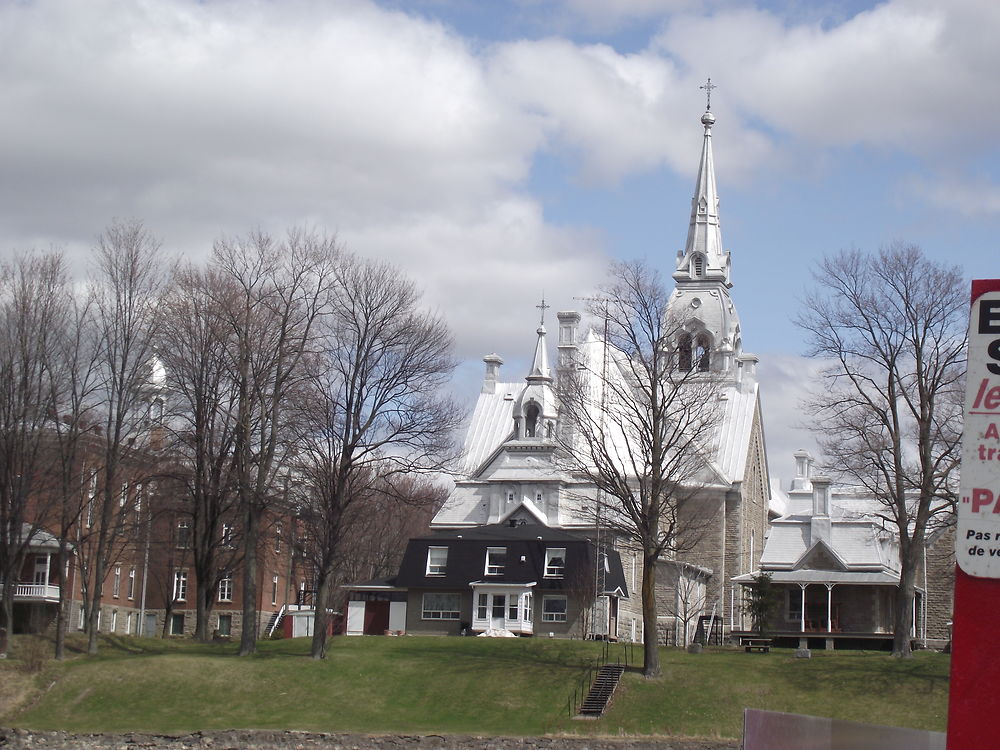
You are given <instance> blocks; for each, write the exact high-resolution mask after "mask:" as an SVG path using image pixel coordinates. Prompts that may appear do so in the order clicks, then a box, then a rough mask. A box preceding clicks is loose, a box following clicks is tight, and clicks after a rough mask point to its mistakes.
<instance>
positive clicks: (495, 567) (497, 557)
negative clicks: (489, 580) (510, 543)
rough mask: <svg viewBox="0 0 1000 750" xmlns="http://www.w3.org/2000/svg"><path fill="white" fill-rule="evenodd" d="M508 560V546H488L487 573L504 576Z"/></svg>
mask: <svg viewBox="0 0 1000 750" xmlns="http://www.w3.org/2000/svg"><path fill="white" fill-rule="evenodd" d="M506 562H507V548H506V547H487V548H486V575H488V576H502V575H503V566H504V565H505V564H506Z"/></svg>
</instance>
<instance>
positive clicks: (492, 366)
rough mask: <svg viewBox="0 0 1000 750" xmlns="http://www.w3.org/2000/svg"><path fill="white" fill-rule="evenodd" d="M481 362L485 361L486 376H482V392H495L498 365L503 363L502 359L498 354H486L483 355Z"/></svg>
mask: <svg viewBox="0 0 1000 750" xmlns="http://www.w3.org/2000/svg"><path fill="white" fill-rule="evenodd" d="M483 362H485V363H486V377H485V378H483V390H482V392H483V393H496V392H497V380H498V379H499V378H500V365H502V364H503V359H501V358H500V355H498V354H487V355H486V356H485V357H483Z"/></svg>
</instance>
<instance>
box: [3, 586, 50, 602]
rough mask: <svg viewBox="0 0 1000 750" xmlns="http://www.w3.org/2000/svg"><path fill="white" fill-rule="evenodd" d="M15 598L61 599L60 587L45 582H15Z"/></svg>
mask: <svg viewBox="0 0 1000 750" xmlns="http://www.w3.org/2000/svg"><path fill="white" fill-rule="evenodd" d="M14 598H15V599H44V600H45V601H59V587H58V586H53V585H52V584H44V583H17V584H14Z"/></svg>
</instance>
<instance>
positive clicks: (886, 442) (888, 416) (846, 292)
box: [798, 243, 968, 656]
mask: <svg viewBox="0 0 1000 750" xmlns="http://www.w3.org/2000/svg"><path fill="white" fill-rule="evenodd" d="M814 276H815V280H816V283H817V285H818V292H817V293H816V294H813V295H811V296H810V297H809V298H808V299H807V300H806V302H805V309H804V311H803V312H802V314H801V316H800V317H799V320H798V324H799V325H800V326H801V327H802V328H803V329H804V330H805V331H806V332H807V333H808V334H809V337H810V350H809V355H810V356H813V357H819V358H822V359H824V360H827V361H828V365H827V367H826V369H825V370H824V372H823V376H824V377H823V386H824V389H823V390H822V391H817V392H815V393H814V394H813V395H812V396H811V397H810V399H809V401H808V404H807V405H808V409H809V411H810V412H811V414H813V415H814V416H815V422H814V427H813V429H814V430H815V431H816V432H817V433H818V435H819V443H820V446H821V447H822V449H823V451H824V453H825V454H826V462H827V463H828V465H829V467H830V469H831V470H832V471H833V472H835V473H836V474H838V475H839V476H840V477H842V478H844V479H845V480H847V481H849V482H851V483H852V484H856V485H858V486H860V487H863V488H864V489H865V490H866V491H867V492H868V493H870V494H871V496H872V497H874V498H875V499H876V500H878V501H879V503H880V504H881V507H882V508H883V517H884V518H885V519H886V520H887V521H889V522H890V523H891V524H892V525H893V526H894V527H895V529H896V532H897V534H898V536H899V556H900V583H899V588H898V591H897V594H896V606H895V622H894V626H893V630H894V638H893V651H892V652H893V655H894V656H908V655H910V630H911V627H912V604H913V598H914V581H915V576H916V571H917V568H918V565H919V563H920V559H921V552H922V550H923V547H924V544H925V540H926V533H927V529H928V525H929V524H931V523H933V520H934V518H935V517H936V516H939V515H940V514H943V513H947V512H948V511H949V509H950V508H951V507H952V505H953V502H954V494H955V487H954V476H953V472H954V470H955V469H956V467H957V465H958V461H959V455H960V437H961V405H962V394H961V392H962V388H963V385H964V384H963V377H964V373H965V362H966V326H967V322H968V318H967V315H968V313H967V309H968V299H967V295H966V294H965V289H964V284H963V280H962V276H961V273H960V271H959V270H958V269H957V268H955V267H947V266H943V265H938V264H936V263H933V262H932V261H930V260H928V259H927V258H926V257H925V256H924V254H923V252H922V251H921V250H920V249H919V248H917V247H915V246H913V245H904V244H901V243H896V244H893V245H891V246H889V247H887V248H884V249H883V250H881V251H880V252H879V253H878V254H875V255H867V254H864V253H861V252H859V251H850V252H842V253H839V254H837V255H835V256H833V257H830V258H827V259H825V260H824V261H823V262H822V263H821V264H820V265H819V267H818V269H817V271H816V273H815V274H814Z"/></svg>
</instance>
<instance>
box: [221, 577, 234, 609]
mask: <svg viewBox="0 0 1000 750" xmlns="http://www.w3.org/2000/svg"><path fill="white" fill-rule="evenodd" d="M232 600H233V575H232V573H226V575H225V576H224V577H223V578H222V579H221V580H220V581H219V601H220V602H231V601H232Z"/></svg>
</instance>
